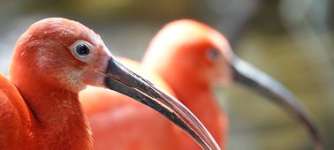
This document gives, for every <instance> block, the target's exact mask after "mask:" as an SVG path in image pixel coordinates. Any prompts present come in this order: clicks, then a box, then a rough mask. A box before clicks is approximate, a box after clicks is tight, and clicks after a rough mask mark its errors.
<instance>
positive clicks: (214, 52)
mask: <svg viewBox="0 0 334 150" xmlns="http://www.w3.org/2000/svg"><path fill="white" fill-rule="evenodd" d="M208 55H209V58H210V59H211V60H215V59H217V58H218V57H219V55H220V54H219V51H218V50H216V49H210V50H209V54H208Z"/></svg>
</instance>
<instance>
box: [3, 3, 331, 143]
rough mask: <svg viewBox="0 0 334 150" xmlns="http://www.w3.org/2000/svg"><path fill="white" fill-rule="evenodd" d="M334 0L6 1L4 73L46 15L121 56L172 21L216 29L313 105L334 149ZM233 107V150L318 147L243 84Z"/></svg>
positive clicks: (133, 53)
mask: <svg viewBox="0 0 334 150" xmlns="http://www.w3.org/2000/svg"><path fill="white" fill-rule="evenodd" d="M333 6H334V2H333V1H331V0H206V1H204V0H183V1H180V0H95V1H92V0H25V1H23V0H20V1H9V0H8V1H6V0H0V20H1V21H0V71H1V73H3V74H7V73H8V66H9V63H10V58H11V53H12V49H13V47H14V43H15V41H16V39H17V38H18V36H19V35H20V34H21V33H22V32H23V31H24V30H25V29H26V28H27V27H28V26H29V25H30V24H31V23H33V22H35V21H37V20H39V19H42V18H45V17H55V16H61V17H67V18H71V19H74V20H77V21H80V22H82V23H83V24H85V25H87V26H89V27H90V28H93V29H94V30H95V31H96V32H98V33H100V34H101V36H102V37H103V39H104V40H105V43H106V44H107V46H108V47H110V48H111V49H112V51H113V53H114V54H116V55H120V56H126V57H130V58H132V59H136V60H139V59H140V58H141V57H142V56H143V53H144V51H145V48H146V46H147V45H148V43H149V41H150V39H151V38H152V37H153V36H154V34H155V33H156V32H157V31H158V30H159V28H160V27H161V26H162V25H164V24H166V23H167V22H169V21H172V20H175V19H181V18H193V19H197V20H199V21H203V22H206V23H208V24H210V25H211V26H213V27H215V28H216V29H218V30H219V31H221V32H222V33H224V35H225V36H226V37H227V38H228V39H229V40H230V42H231V44H232V47H233V49H234V51H235V53H237V54H238V55H239V56H240V57H242V58H243V59H245V60H247V61H248V62H250V63H252V64H254V65H255V66H257V67H258V68H260V69H261V70H263V71H265V72H267V73H268V74H270V75H272V76H273V77H275V78H276V79H278V80H280V81H281V82H282V83H284V84H285V85H286V86H287V87H289V89H290V90H291V91H293V92H294V93H295V94H296V95H297V96H298V97H299V98H300V99H302V100H303V103H304V104H305V105H306V106H307V107H308V108H309V110H310V112H311V114H312V117H313V118H314V119H315V120H316V122H317V123H318V124H319V127H320V129H321V132H322V133H323V135H324V137H325V141H326V149H328V150H329V149H332V147H333V142H332V139H333V137H334V129H333V127H334V122H333V121H334V119H333V117H334V114H333V112H334V110H333V108H334V101H333V98H334V91H333V89H334V58H333V57H334V51H333V48H332V47H333V46H334V44H333V8H334V7H333ZM217 96H219V99H220V100H221V104H222V107H223V108H224V109H225V111H227V112H228V114H229V116H230V121H231V124H230V126H231V130H230V138H229V145H228V148H229V149H232V150H246V149H247V150H259V149H267V150H290V149H291V150H297V149H298V150H304V149H312V145H311V141H310V139H309V138H308V136H307V133H306V132H305V130H304V129H303V128H302V127H301V126H300V125H299V124H297V123H296V121H294V120H292V119H291V118H290V117H288V116H287V114H286V113H284V112H282V111H281V110H280V109H278V107H276V106H274V105H272V104H271V103H269V102H267V101H266V100H265V99H263V98H262V97H259V96H257V95H255V94H253V93H252V92H250V91H247V90H245V89H243V88H241V87H239V86H232V87H229V88H224V89H217Z"/></svg>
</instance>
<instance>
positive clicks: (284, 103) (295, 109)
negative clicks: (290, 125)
mask: <svg viewBox="0 0 334 150" xmlns="http://www.w3.org/2000/svg"><path fill="white" fill-rule="evenodd" d="M230 65H231V67H232V70H233V78H234V81H236V82H238V83H240V84H242V85H244V86H247V87H249V88H251V89H253V90H254V91H256V92H258V93H259V94H262V95H264V96H266V97H267V98H269V99H270V100H272V101H273V102H275V103H277V104H278V105H280V106H281V107H283V108H284V109H286V110H287V111H288V112H289V113H290V114H291V115H293V116H294V117H295V118H296V119H298V120H299V121H300V122H301V123H302V124H303V125H304V126H305V127H306V128H307V130H308V132H309V133H310V135H311V137H312V139H313V141H314V143H315V144H316V149H318V150H319V149H322V142H321V137H320V133H319V131H318V129H317V128H316V126H315V124H314V122H313V121H312V120H311V119H310V117H309V115H308V113H307V111H306V109H305V107H304V106H303V105H302V104H301V103H299V101H298V100H297V98H296V97H295V96H294V95H293V94H292V93H291V92H290V91H289V90H287V89H286V88H285V87H284V86H283V85H282V84H281V83H279V82H278V81H275V80H274V79H272V78H271V77H270V76H268V75H266V74H265V73H263V72H262V71H260V70H258V69H256V68H255V67H253V66H252V65H250V64H248V63H246V62H245V61H243V60H241V59H240V58H238V57H237V56H233V57H232V59H231V63H230Z"/></svg>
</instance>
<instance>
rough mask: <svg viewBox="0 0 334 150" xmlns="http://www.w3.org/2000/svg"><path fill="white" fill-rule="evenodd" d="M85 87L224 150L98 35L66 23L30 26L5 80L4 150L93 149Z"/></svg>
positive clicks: (0, 80)
mask: <svg viewBox="0 0 334 150" xmlns="http://www.w3.org/2000/svg"><path fill="white" fill-rule="evenodd" d="M87 85H92V86H98V87H105V88H108V89H112V90H115V91H118V92H120V93H123V94H125V95H127V96H130V97H132V98H134V99H136V100H137V101H140V102H141V103H144V104H146V105H148V106H149V107H151V108H153V109H155V110H157V111H159V112H160V113H161V114H163V115H164V116H166V117H167V118H168V119H170V120H171V121H173V122H175V123H176V124H177V125H179V126H180V127H182V128H183V129H184V130H185V131H187V132H188V133H189V134H190V135H191V136H193V137H194V139H196V140H197V142H198V143H199V144H201V146H202V147H203V149H207V150H209V149H213V150H219V147H218V146H217V144H216V143H215V142H214V140H213V138H212V137H211V135H210V134H209V133H208V132H207V131H206V129H205V128H204V126H203V125H202V124H201V123H200V122H199V121H198V120H197V119H196V118H195V117H194V116H193V115H192V113H191V112H189V111H188V109H187V108H185V107H184V106H183V105H182V104H181V103H179V102H178V101H177V100H175V99H174V98H172V97H170V96H168V95H166V94H164V93H163V92H161V91H160V90H158V89H156V88H155V87H154V85H153V84H151V83H150V82H149V81H147V80H144V79H143V78H142V77H140V76H139V75H137V74H135V73H133V72H132V71H130V70H129V69H127V68H126V67H124V66H123V65H121V64H120V63H119V62H117V61H116V60H115V59H114V57H113V56H112V55H111V54H110V53H109V50H108V49H107V47H106V46H105V44H104V43H103V41H102V39H101V38H100V36H99V35H98V34H96V33H95V32H94V31H92V30H90V29H89V28H87V27H86V26H84V25H82V24H80V23H78V22H75V21H71V20H68V19H63V18H48V19H44V20H41V21H38V22H36V23H34V24H33V25H31V26H30V27H29V28H28V30H27V31H26V32H25V33H24V34H23V35H22V36H21V37H20V38H19V39H18V41H17V44H16V47H15V50H14V56H13V60H12V64H11V67H10V80H7V79H5V78H4V77H3V76H0V149H6V150H18V149H20V150H25V149H26V150H36V149H38V150H44V149H45V150H46V149H51V150H56V149H66V150H84V149H92V139H91V132H90V129H89V127H88V125H87V121H86V119H85V116H84V114H83V112H82V108H81V105H80V102H79V98H78V97H79V92H80V91H81V90H82V89H84V88H85V87H86V86H87ZM112 100H113V99H110V102H112ZM151 123H152V124H153V123H154V122H151ZM110 134H112V133H110Z"/></svg>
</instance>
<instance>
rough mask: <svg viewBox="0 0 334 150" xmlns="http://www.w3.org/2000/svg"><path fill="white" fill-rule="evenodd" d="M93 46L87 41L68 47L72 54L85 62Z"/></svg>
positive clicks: (77, 42) (80, 41)
mask: <svg viewBox="0 0 334 150" xmlns="http://www.w3.org/2000/svg"><path fill="white" fill-rule="evenodd" d="M92 48H93V46H92V45H91V44H90V43H88V42H87V41H82V40H79V41H76V42H75V43H74V44H72V46H71V47H70V49H71V52H72V54H73V55H74V56H75V57H76V58H77V59H79V60H80V61H87V57H88V56H89V55H90V54H91V53H92Z"/></svg>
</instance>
